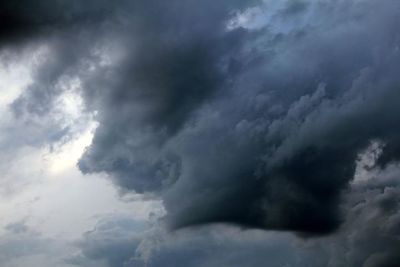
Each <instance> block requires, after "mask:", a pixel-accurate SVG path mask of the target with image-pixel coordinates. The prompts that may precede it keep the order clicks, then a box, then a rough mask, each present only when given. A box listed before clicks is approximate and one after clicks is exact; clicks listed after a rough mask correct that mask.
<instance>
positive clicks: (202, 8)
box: [0, 0, 400, 266]
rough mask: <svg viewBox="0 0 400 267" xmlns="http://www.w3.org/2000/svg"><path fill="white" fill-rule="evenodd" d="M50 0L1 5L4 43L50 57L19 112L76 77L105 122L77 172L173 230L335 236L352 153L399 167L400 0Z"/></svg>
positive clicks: (51, 99) (35, 108) (48, 104)
mask: <svg viewBox="0 0 400 267" xmlns="http://www.w3.org/2000/svg"><path fill="white" fill-rule="evenodd" d="M27 3H30V2H29V1H27ZM42 3H43V5H44V6H46V5H47V4H48V5H50V6H52V5H55V6H54V8H53V9H54V10H55V11H54V13H48V12H49V11H48V10H50V9H47V8H48V7H47V6H46V8H45V9H43V11H42V9H41V8H40V6H41V5H39V6H38V7H37V8H38V10H37V11H36V9H34V11H33V14H34V15H33V16H31V15H29V14H28V13H27V12H26V11H25V7H26V6H22V5H21V6H20V5H15V6H14V5H11V4H10V5H9V4H4V5H5V6H4V10H6V11H7V12H9V13H10V14H13V16H9V15H7V14H8V13H6V15H4V17H5V18H6V22H7V23H6V24H9V26H8V27H7V28H4V29H3V28H1V29H0V33H1V34H0V35H1V38H2V39H4V40H7V41H13V39H14V38H15V36H17V37H18V36H24V37H28V36H29V35H30V34H32V35H34V36H35V38H39V37H40V38H44V39H38V40H39V41H37V42H42V40H46V45H47V46H48V47H49V50H50V51H51V53H52V54H51V55H52V56H51V57H49V58H47V59H46V60H45V61H44V63H43V64H41V65H40V66H39V67H38V68H37V70H36V72H35V76H34V77H35V79H34V81H33V83H32V84H31V85H30V86H29V87H28V88H27V90H26V92H25V93H24V94H22V95H21V96H20V98H19V99H17V100H16V101H15V102H14V103H13V109H14V112H15V114H16V116H21V115H19V114H24V112H27V113H28V114H37V116H45V114H46V113H47V112H48V110H49V109H51V108H53V107H54V105H56V102H55V99H56V98H57V95H59V94H60V93H62V92H64V91H65V90H66V89H65V88H64V87H63V86H62V84H63V83H62V81H63V79H66V78H67V79H72V78H76V79H77V80H78V81H79V88H80V93H81V95H82V97H83V98H84V101H85V107H86V109H87V111H88V112H93V113H95V114H96V117H95V119H96V120H97V121H98V123H99V126H98V128H97V130H96V132H95V136H94V139H93V142H92V144H91V145H90V147H88V149H87V150H86V152H85V153H84V155H83V156H82V158H81V159H80V161H79V164H78V165H79V168H80V169H81V171H82V172H83V173H97V172H105V173H107V174H109V176H110V177H111V179H112V180H113V182H114V183H115V184H116V185H117V186H119V188H120V189H121V190H122V191H123V192H130V191H135V192H138V193H143V194H151V195H153V196H156V197H160V198H161V199H162V200H163V203H164V205H165V208H166V211H167V215H166V217H165V222H166V223H167V224H168V225H169V227H170V228H173V229H177V228H181V227H185V226H193V225H198V224H207V223H227V224H237V225H241V226H246V227H251V228H261V229H267V230H288V231H295V232H300V233H302V234H306V235H322V234H327V233H332V232H333V231H335V230H337V229H338V228H339V227H340V225H341V223H343V222H344V221H345V219H346V216H342V215H341V213H342V211H341V210H340V207H341V204H342V201H343V200H342V199H343V194H342V193H343V192H344V191H345V190H346V189H348V187H349V184H350V182H351V181H352V179H353V178H354V175H355V171H356V165H357V159H358V156H359V154H360V153H361V152H362V151H363V150H364V149H366V148H367V147H368V146H369V145H370V143H371V142H374V141H378V142H381V143H383V144H384V147H383V148H382V153H381V156H380V158H379V160H378V162H377V164H378V165H377V166H378V167H379V168H385V167H386V166H388V164H391V163H393V162H395V161H396V160H398V157H399V146H400V139H399V137H398V131H399V128H398V125H400V118H399V116H397V114H399V112H400V110H399V109H400V108H399V105H398V100H399V99H400V91H399V90H398V86H399V82H400V80H399V77H398V74H397V70H398V69H399V67H400V66H399V62H400V61H399V59H400V54H399V35H398V33H397V31H398V30H397V29H398V25H399V24H400V21H399V18H400V17H399V16H398V12H399V8H400V3H398V2H397V1H393V0H383V1H379V2H377V1H372V0H363V1H344V0H343V1H280V2H279V3H277V2H276V1H254V2H253V1H246V3H243V1H218V2H216V1H211V0H210V1H208V0H207V1H201V2H200V1H194V0H193V1H181V0H174V1H169V2H168V3H167V2H165V1H157V0H151V1H146V2H143V1H123V0H121V1H116V2H115V3H114V4H109V3H108V2H106V1H104V2H101V3H96V4H94V3H93V2H92V1H89V2H87V3H86V2H85V3H81V2H79V4H78V2H74V1H72V2H68V1H59V2H57V4H49V3H47V1H42ZM8 10H10V11H8ZM99 10H101V12H100V11H99ZM43 12H44V13H43ZM99 12H100V13H99ZM99 14H101V15H99ZM83 17H84V19H82V18H83ZM38 18H40V19H38ZM10 25H11V26H10ZM6 29H7V30H6ZM42 34H44V35H42ZM42 36H46V37H42ZM32 38H33V37H32ZM32 40H33V39H32ZM35 40H36V39H35ZM388 190H389V189H388ZM389 191H390V190H389ZM389 191H387V193H385V194H394V195H397V193H396V190H395V192H394V193H393V192H392V193H389ZM385 192H386V191H385ZM381 197H383V196H381ZM344 213H346V211H344ZM383 218H386V217H384V216H383ZM385 240H386V239H385ZM394 245H395V246H397V245H398V244H397V243H396V244H394ZM387 253H389V254H390V253H391V252H390V251H387ZM386 256H388V255H386V254H385V255H383V254H379V255H376V256H375V258H371V259H370V261H369V262H368V264H369V265H367V266H379V264H380V261H385V260H386ZM388 257H389V256H388ZM365 264H367V263H365Z"/></svg>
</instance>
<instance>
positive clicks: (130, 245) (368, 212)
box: [68, 165, 400, 267]
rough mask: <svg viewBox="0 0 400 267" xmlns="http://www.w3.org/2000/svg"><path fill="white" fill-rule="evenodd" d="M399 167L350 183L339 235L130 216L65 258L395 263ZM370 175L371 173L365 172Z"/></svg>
mask: <svg viewBox="0 0 400 267" xmlns="http://www.w3.org/2000/svg"><path fill="white" fill-rule="evenodd" d="M399 170H400V169H399V166H398V165H390V166H388V167H387V168H385V169H383V170H382V169H380V168H379V167H376V166H373V167H372V168H371V169H369V170H368V171H367V175H366V176H363V177H362V179H361V180H358V181H356V182H354V183H352V184H351V187H350V188H349V190H348V191H347V192H346V193H345V196H344V201H343V203H342V205H343V209H344V210H345V214H344V217H345V223H344V224H343V225H342V226H341V227H340V229H339V230H338V231H337V232H336V234H335V235H330V236H325V237H320V238H317V239H311V238H309V239H299V238H297V237H296V236H294V235H291V234H288V233H282V232H265V231H259V230H243V229H239V228H235V227H228V226H226V225H214V226H211V227H203V228H195V229H193V228H189V229H183V230H179V231H176V232H173V233H166V232H164V231H163V230H162V229H159V227H160V226H159V225H153V227H152V228H146V227H143V226H144V225H143V224H142V225H141V224H140V223H139V224H138V222H135V221H132V220H130V219H126V218H118V217H115V218H114V219H113V220H101V222H100V223H99V224H98V227H96V228H95V230H93V231H91V232H88V233H87V234H86V235H85V236H84V239H83V240H82V241H81V242H79V247H80V249H81V254H80V256H75V258H73V259H70V260H69V261H68V262H70V263H73V264H75V265H77V266H82V267H86V266H92V265H90V264H92V263H94V262H96V261H97V260H99V259H107V262H108V263H107V264H106V266H107V267H114V266H147V267H161V266H176V267H180V266H194V267H197V266H199V267H200V266H201V267H218V266H232V267H236V266H237V267H241V266H251V267H258V266H260V267H261V266H270V267H274V266H276V267H278V266H279V267H281V266H293V267H300V266H308V267H326V266H329V267H346V266H362V267H383V266H385V267H386V266H387V267H390V266H393V267H394V266H397V263H398V260H399V258H398V257H399V256H398V255H399V253H400V241H399V237H400V228H399V226H400V213H399V205H400V192H399V189H400V183H399V173H400V172H399ZM367 176H368V177H367Z"/></svg>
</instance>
